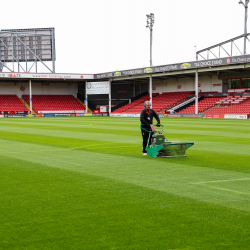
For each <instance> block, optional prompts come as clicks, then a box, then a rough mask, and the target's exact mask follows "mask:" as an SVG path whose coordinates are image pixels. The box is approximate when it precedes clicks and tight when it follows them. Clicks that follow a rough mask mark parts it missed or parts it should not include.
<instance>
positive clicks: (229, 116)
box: [224, 115, 248, 119]
mask: <svg viewBox="0 0 250 250" xmlns="http://www.w3.org/2000/svg"><path fill="white" fill-rule="evenodd" d="M224 117H225V119H248V115H225V116H224Z"/></svg>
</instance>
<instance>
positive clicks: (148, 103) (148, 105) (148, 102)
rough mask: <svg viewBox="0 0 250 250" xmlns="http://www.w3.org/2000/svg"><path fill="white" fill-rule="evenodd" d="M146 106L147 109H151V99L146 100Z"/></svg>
mask: <svg viewBox="0 0 250 250" xmlns="http://www.w3.org/2000/svg"><path fill="white" fill-rule="evenodd" d="M144 106H145V109H146V110H149V109H150V101H146V102H145V104H144Z"/></svg>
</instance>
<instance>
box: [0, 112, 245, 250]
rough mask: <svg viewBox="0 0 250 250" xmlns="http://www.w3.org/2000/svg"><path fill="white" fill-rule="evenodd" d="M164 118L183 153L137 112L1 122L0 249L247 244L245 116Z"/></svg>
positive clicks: (189, 247) (168, 132)
mask: <svg viewBox="0 0 250 250" xmlns="http://www.w3.org/2000/svg"><path fill="white" fill-rule="evenodd" d="M161 121H162V123H163V124H164V125H165V126H166V129H165V136H166V137H167V138H168V139H169V140H180V141H183V142H184V141H193V142H194V143H195V144H194V146H193V147H191V148H190V149H188V150H187V152H186V153H187V157H185V158H168V159H157V158H150V157H147V156H146V157H145V156H142V152H141V141H142V138H141V134H140V130H139V121H138V119H137V118H120V117H119V118H114V117H107V118H106V117H65V118H54V117H53V118H25V119H23V118H8V119H1V120H0V146H1V147H0V157H1V158H0V177H1V181H0V249H4V250H5V249H22V250H23V249H32V250H35V249H144V250H145V249H176V250H177V249H179V250H181V249H182V250H184V249H186V250H193V249H199V250H200V249H209V250H211V249H249V245H250V199H249V198H250V167H249V166H250V164H249V162H250V156H249V152H250V126H249V121H248V120H225V119H223V120H219V119H218V120H214V119H180V118H178V119H174V118H171V119H169V118H162V120H161Z"/></svg>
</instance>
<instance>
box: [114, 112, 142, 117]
mask: <svg viewBox="0 0 250 250" xmlns="http://www.w3.org/2000/svg"><path fill="white" fill-rule="evenodd" d="M110 116H113V117H140V114H124V113H111V114H110Z"/></svg>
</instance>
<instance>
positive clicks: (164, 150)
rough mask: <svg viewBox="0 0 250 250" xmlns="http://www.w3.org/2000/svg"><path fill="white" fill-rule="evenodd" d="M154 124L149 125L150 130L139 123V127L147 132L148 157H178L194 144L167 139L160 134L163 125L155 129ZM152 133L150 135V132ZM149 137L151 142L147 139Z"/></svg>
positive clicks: (162, 130) (183, 154)
mask: <svg viewBox="0 0 250 250" xmlns="http://www.w3.org/2000/svg"><path fill="white" fill-rule="evenodd" d="M154 126H157V125H156V124H155V125H151V129H152V130H147V129H145V128H143V127H142V126H141V125H140V128H141V129H142V130H144V131H146V132H148V133H149V137H148V143H147V147H146V151H147V154H148V155H149V156H150V157H159V158H161V157H178V156H186V155H185V153H186V150H187V149H188V148H190V147H191V146H193V145H194V143H193V142H179V141H168V140H167V139H166V138H165V136H164V135H163V134H162V132H164V129H165V126H164V125H159V126H160V127H162V129H160V130H158V131H156V129H155V127H154ZM152 133H153V135H152V137H151V134H152ZM150 138H151V144H149V140H150Z"/></svg>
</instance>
